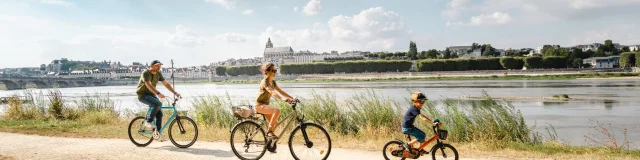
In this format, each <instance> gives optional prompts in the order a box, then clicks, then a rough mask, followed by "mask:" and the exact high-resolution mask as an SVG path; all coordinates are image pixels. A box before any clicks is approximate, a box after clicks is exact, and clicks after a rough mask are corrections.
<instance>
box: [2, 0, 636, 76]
mask: <svg viewBox="0 0 640 160" xmlns="http://www.w3.org/2000/svg"><path fill="white" fill-rule="evenodd" d="M639 21H640V0H394V1H392V0H180V1H178V0H77V1H75V0H2V1H0V24H2V25H0V35H2V36H0V49H2V51H0V53H1V54H2V57H3V58H2V59H0V68H5V67H22V66H38V65H39V64H42V63H49V62H50V61H51V60H52V59H56V58H62V57H66V58H70V59H74V60H112V61H120V62H122V63H126V64H128V63H131V62H147V61H151V60H152V59H160V60H164V61H169V59H175V60H176V62H177V63H178V64H179V65H180V66H189V65H205V64H209V63H211V62H215V61H222V60H226V59H228V58H249V57H258V56H261V54H262V51H263V49H264V44H265V42H266V40H267V38H268V37H271V39H272V41H273V43H274V45H275V46H292V47H293V49H294V50H310V51H315V52H325V51H331V50H337V51H340V52H343V51H349V50H364V51H407V50H408V46H409V45H408V43H409V41H416V42H417V44H418V49H419V50H428V49H444V48H445V47H446V46H452V45H469V44H471V43H472V42H478V43H481V44H492V45H493V46H494V47H496V48H505V49H506V48H523V47H527V48H535V47H536V46H540V45H543V44H559V45H563V46H568V45H576V44H584V43H594V42H602V41H604V40H605V39H612V40H614V42H617V43H621V44H623V45H635V44H640V38H639V37H640V31H639V30H638V28H640V26H639V24H638V22H639Z"/></svg>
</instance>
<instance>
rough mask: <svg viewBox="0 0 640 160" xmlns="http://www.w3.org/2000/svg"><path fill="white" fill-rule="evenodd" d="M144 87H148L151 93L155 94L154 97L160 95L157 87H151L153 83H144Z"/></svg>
mask: <svg viewBox="0 0 640 160" xmlns="http://www.w3.org/2000/svg"><path fill="white" fill-rule="evenodd" d="M144 85H145V86H147V89H149V91H151V92H153V94H154V95H158V93H160V92H158V90H156V87H153V85H151V82H149V81H144Z"/></svg>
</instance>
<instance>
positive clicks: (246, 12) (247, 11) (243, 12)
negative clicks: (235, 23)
mask: <svg viewBox="0 0 640 160" xmlns="http://www.w3.org/2000/svg"><path fill="white" fill-rule="evenodd" d="M242 14H244V15H250V14H253V10H250V9H249V10H245V11H242Z"/></svg>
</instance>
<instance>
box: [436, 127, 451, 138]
mask: <svg viewBox="0 0 640 160" xmlns="http://www.w3.org/2000/svg"><path fill="white" fill-rule="evenodd" d="M448 135H449V132H447V130H440V129H439V130H438V138H440V139H441V140H447V136H448Z"/></svg>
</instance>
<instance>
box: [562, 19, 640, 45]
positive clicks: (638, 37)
mask: <svg viewBox="0 0 640 160" xmlns="http://www.w3.org/2000/svg"><path fill="white" fill-rule="evenodd" d="M638 27H640V25H638V24H637V23H635V22H634V23H631V24H622V25H613V26H610V27H605V28H600V29H594V30H587V31H583V32H580V34H579V35H574V36H572V38H571V39H570V41H571V44H572V45H577V44H588V43H594V42H598V43H603V42H604V41H605V40H607V39H611V40H613V43H620V44H622V45H636V44H640V31H638V30H637V29H638Z"/></svg>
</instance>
